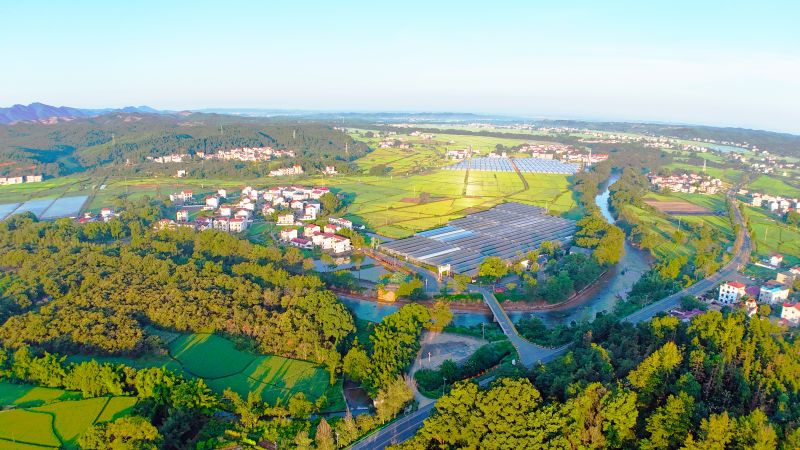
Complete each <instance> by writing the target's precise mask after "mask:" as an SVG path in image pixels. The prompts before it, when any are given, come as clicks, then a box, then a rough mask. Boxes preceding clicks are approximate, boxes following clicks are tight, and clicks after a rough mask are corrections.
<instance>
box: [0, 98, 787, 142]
mask: <svg viewBox="0 0 800 450" xmlns="http://www.w3.org/2000/svg"><path fill="white" fill-rule="evenodd" d="M34 104H42V105H47V106H52V107H56V108H74V109H81V110H85V111H102V110H120V109H124V108H152V109H154V110H156V111H158V112H161V113H180V112H186V111H188V112H199V113H220V114H229V115H242V116H244V115H245V114H246V112H247V111H249V112H251V113H257V112H264V113H266V112H275V113H280V112H285V113H292V112H293V113H307V114H308V113H313V114H431V115H435V114H464V115H475V116H489V117H492V118H493V119H508V120H512V121H513V120H530V121H573V122H588V123H628V124H644V125H668V126H687V127H710V128H734V129H743V130H751V131H763V132H769V133H779V134H788V135H792V136H800V131H786V130H779V129H764V128H757V127H750V126H739V125H715V124H705V123H692V122H680V121H670V120H644V119H625V118H611V117H582V116H566V115H565V116H554V115H546V114H513V113H503V112H482V111H458V110H400V109H361V110H351V109H319V108H269V107H242V108H239V107H201V108H158V107H154V106H152V105H149V104H136V103H130V104H125V105H122V106H94V107H83V106H75V105H58V104H53V103H48V102H45V101H32V102H28V103H14V104H12V105H9V106H2V105H0V109H5V108H11V107H14V106H18V105H21V106H25V107H29V106H31V105H34ZM237 112H241V113H242V114H236V113H237ZM274 115H280V114H274ZM252 117H259V116H258V115H255V114H254V115H253V116H252ZM260 117H268V116H260Z"/></svg>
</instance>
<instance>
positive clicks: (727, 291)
mask: <svg viewBox="0 0 800 450" xmlns="http://www.w3.org/2000/svg"><path fill="white" fill-rule="evenodd" d="M744 295H745V285H744V284H742V283H739V282H738V281H728V282H725V283H722V284H721V285H720V286H719V297H717V300H718V301H719V302H720V303H722V304H723V305H731V304H734V303H736V302H737V301H739V299H740V298H742V297H743V296H744Z"/></svg>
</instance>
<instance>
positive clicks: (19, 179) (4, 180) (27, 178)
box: [0, 175, 42, 186]
mask: <svg viewBox="0 0 800 450" xmlns="http://www.w3.org/2000/svg"><path fill="white" fill-rule="evenodd" d="M41 181H42V176H41V175H20V176H15V177H0V186H4V185H7V184H22V183H39V182H41Z"/></svg>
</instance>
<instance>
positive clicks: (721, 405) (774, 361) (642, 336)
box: [401, 312, 800, 450]
mask: <svg viewBox="0 0 800 450" xmlns="http://www.w3.org/2000/svg"><path fill="white" fill-rule="evenodd" d="M798 373H800V341H798V340H797V339H796V336H794V335H786V334H785V333H784V332H783V330H781V328H780V327H779V326H778V325H776V324H774V323H772V322H771V321H769V320H768V318H766V317H763V318H762V317H753V318H751V319H748V318H747V317H746V316H745V315H744V314H743V313H741V312H736V313H729V314H722V313H719V312H709V313H706V314H703V315H701V316H698V317H696V318H695V319H694V320H693V321H692V322H691V323H685V322H681V321H679V320H678V319H676V318H674V317H669V316H662V317H657V318H655V319H653V320H652V321H651V322H648V323H641V324H638V325H635V326H634V325H632V324H630V323H621V322H619V321H617V320H616V319H614V318H613V317H601V318H599V319H597V320H595V321H594V323H593V324H592V325H591V327H590V329H588V330H586V331H585V332H584V334H583V336H582V339H580V340H578V342H577V343H576V344H575V346H574V347H573V348H572V349H571V351H570V352H569V353H568V354H566V355H565V356H563V357H561V358H558V359H557V360H555V361H553V362H551V363H549V364H547V365H538V366H536V367H534V368H533V369H532V370H531V372H530V374H529V376H528V378H527V379H518V380H511V379H501V380H499V381H497V382H495V384H494V385H493V387H492V388H491V389H488V390H483V389H480V388H478V387H477V385H475V384H473V383H463V384H460V385H457V386H456V387H455V388H454V389H453V390H452V392H451V393H450V394H448V395H446V396H444V397H443V398H441V399H440V400H439V401H438V402H437V405H436V412H435V414H434V416H432V417H431V418H429V419H428V420H426V422H425V426H424V427H423V428H422V429H421V430H420V431H419V432H418V434H417V436H416V437H415V438H414V439H412V440H411V441H409V442H407V443H405V444H403V445H402V446H401V448H406V449H424V448H444V449H450V448H453V449H454V448H552V449H563V448H623V449H633V448H638V449H687V450H690V449H691V450H694V449H698V450H699V449H704V450H724V449H737V450H738V449H742V450H744V449H765V450H767V449H786V450H788V449H796V448H800V429H799V428H798V426H800V407H798V405H799V404H800V382H799V381H798V378H797V374H798Z"/></svg>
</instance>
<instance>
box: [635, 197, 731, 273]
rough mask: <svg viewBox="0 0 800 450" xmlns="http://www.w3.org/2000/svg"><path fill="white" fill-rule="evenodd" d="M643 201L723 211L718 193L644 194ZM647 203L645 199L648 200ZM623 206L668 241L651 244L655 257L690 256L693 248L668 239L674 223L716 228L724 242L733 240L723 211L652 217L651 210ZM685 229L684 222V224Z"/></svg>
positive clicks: (674, 229)
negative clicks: (649, 211) (653, 245)
mask: <svg viewBox="0 0 800 450" xmlns="http://www.w3.org/2000/svg"><path fill="white" fill-rule="evenodd" d="M646 200H651V201H656V202H668V203H680V204H682V205H683V206H685V207H686V208H689V209H698V208H702V209H712V210H717V209H722V210H723V211H724V197H722V196H721V195H718V196H711V195H701V194H668V195H667V194H656V193H652V194H648V195H647V197H646ZM648 203H649V202H648ZM625 208H626V209H627V210H629V211H632V212H634V214H635V215H636V216H638V218H639V220H641V221H642V223H643V224H645V226H646V228H648V229H652V230H656V231H658V232H659V233H660V234H661V235H662V236H663V237H664V238H665V239H666V240H668V242H665V243H663V244H660V245H658V246H656V247H655V249H654V253H655V254H656V256H658V257H659V258H664V259H667V260H669V259H671V258H675V257H678V256H686V257H688V258H691V257H692V256H693V255H694V249H693V248H692V247H690V246H689V245H687V244H678V243H673V242H671V237H672V234H673V233H674V232H676V231H678V226H679V225H681V224H693V225H702V226H711V227H713V228H715V229H717V230H718V231H720V232H722V233H723V235H724V236H725V238H726V240H727V241H728V242H731V243H732V242H733V240H734V235H733V228H732V227H731V224H730V220H729V219H728V216H727V214H722V215H717V216H713V215H687V214H675V215H672V216H671V217H670V218H664V217H660V216H656V215H654V214H652V213H648V212H647V211H645V210H643V209H641V208H637V207H635V206H632V205H626V206H625ZM684 228H685V225H684Z"/></svg>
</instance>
